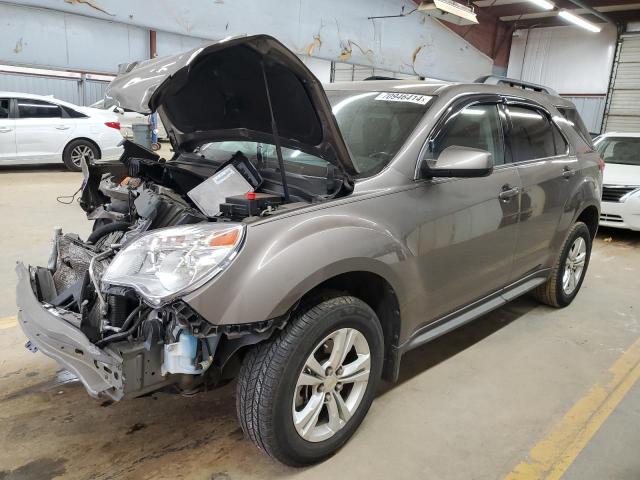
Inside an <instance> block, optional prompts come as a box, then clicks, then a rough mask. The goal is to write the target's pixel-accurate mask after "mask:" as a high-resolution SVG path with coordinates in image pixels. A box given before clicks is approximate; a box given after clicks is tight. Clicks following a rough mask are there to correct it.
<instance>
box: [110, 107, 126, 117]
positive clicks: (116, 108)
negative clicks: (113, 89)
mask: <svg viewBox="0 0 640 480" xmlns="http://www.w3.org/2000/svg"><path fill="white" fill-rule="evenodd" d="M113 111H114V112H116V113H119V114H120V115H122V114H123V113H124V108H122V107H116V106H114V107H113Z"/></svg>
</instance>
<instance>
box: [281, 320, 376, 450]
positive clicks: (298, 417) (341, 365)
mask: <svg viewBox="0 0 640 480" xmlns="http://www.w3.org/2000/svg"><path fill="white" fill-rule="evenodd" d="M370 371H371V352H370V350H369V344H368V343H367V339H366V338H365V337H364V335H363V334H362V333H360V332H359V331H358V330H356V329H355V328H341V329H339V330H336V331H335V332H333V333H331V334H330V335H328V336H327V337H326V338H324V340H322V341H321V342H320V343H318V344H317V345H316V346H315V347H314V349H313V351H312V352H311V355H309V357H308V358H307V360H306V362H305V364H304V367H303V368H302V371H301V372H300V375H299V377H298V381H297V382H296V388H295V391H294V395H293V407H292V413H293V423H294V425H295V428H296V431H297V432H298V434H299V435H300V436H301V437H302V438H304V439H305V440H307V441H309V442H321V441H323V440H327V439H328V438H331V437H332V436H333V435H335V434H336V432H338V431H339V430H340V429H342V428H343V427H344V426H345V425H346V424H347V422H349V419H350V418H351V417H352V416H353V414H354V413H355V411H356V410H357V409H358V406H359V405H360V402H361V401H362V398H363V397H364V394H365V392H366V390H367V384H368V383H369V374H370Z"/></svg>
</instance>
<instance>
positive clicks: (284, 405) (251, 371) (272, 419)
mask: <svg viewBox="0 0 640 480" xmlns="http://www.w3.org/2000/svg"><path fill="white" fill-rule="evenodd" d="M336 295H339V294H336ZM343 335H344V336H343ZM338 345H349V346H347V347H345V348H342V349H341V348H340V347H339V346H338ZM334 349H335V351H336V352H338V353H335V358H336V359H337V358H342V360H340V361H338V362H335V360H332V359H334V356H333V355H332V354H331V353H330V352H334ZM383 350H384V341H383V334H382V328H381V326H380V322H379V321H378V318H377V316H376V314H375V312H374V311H373V310H372V309H371V308H370V307H369V306H368V305H367V304H366V303H364V302H362V301H361V300H359V299H357V298H355V297H351V296H333V297H332V298H331V297H329V298H326V297H325V298H322V299H320V300H318V301H316V302H314V303H313V304H311V305H309V306H308V307H306V308H302V309H301V310H300V311H299V312H298V313H297V314H296V315H295V316H294V318H292V319H291V320H290V322H289V323H288V324H287V326H286V327H285V328H284V329H283V331H282V332H279V333H277V334H274V336H273V337H272V338H271V339H269V340H268V341H266V342H263V343H261V344H259V345H257V346H256V347H254V348H253V349H252V350H251V351H249V353H248V354H247V355H246V356H245V358H244V361H243V364H242V368H241V370H240V374H239V377H238V386H237V391H236V406H237V412H238V419H239V421H240V424H241V426H242V430H243V431H244V433H245V435H246V436H248V437H249V438H250V439H251V441H252V442H253V443H254V444H255V445H256V446H257V447H258V448H260V449H261V450H263V451H264V452H266V453H267V454H268V455H270V456H271V457H273V458H274V459H276V460H278V461H280V462H282V463H284V464H286V465H290V466H296V467H300V466H304V465H309V464H312V463H316V462H319V461H321V460H324V459H325V458H328V457H330V456H331V455H333V454H334V453H335V452H337V451H338V450H339V449H340V448H341V447H342V446H343V445H344V444H345V443H346V442H347V440H349V438H350V437H351V435H353V433H354V432H355V431H356V429H357V428H358V426H359V425H360V423H361V422H362V420H363V419H364V417H365V415H366V414H367V411H368V410H369V407H370V405H371V402H372V401H373V397H374V395H375V392H376V388H377V385H378V382H379V379H380V373H381V370H382V362H383V355H384V351H383ZM342 351H345V353H344V356H343V354H342V353H340V352H342ZM363 351H365V352H366V351H368V352H369V355H368V357H367V355H366V354H362V353H361V352H363ZM314 359H315V360H316V362H317V363H313V362H314ZM334 364H335V365H336V366H337V368H336V370H335V371H334V370H333V368H331V366H332V365H334ZM309 365H314V368H315V367H317V368H316V370H311V369H310V368H309ZM343 365H344V367H343ZM367 368H368V369H369V370H368V374H367V373H366V372H367ZM315 372H322V373H317V374H316V373H315ZM356 376H357V377H358V379H357V380H356ZM307 379H309V382H308V381H307ZM349 380H351V381H349ZM336 382H337V383H336ZM343 382H344V383H343ZM336 395H340V397H339V398H338V397H337V396H336ZM314 399H316V400H314ZM308 407H309V408H308ZM345 408H347V410H345ZM312 411H313V412H315V413H305V412H312ZM304 427H308V428H307V429H306V432H305V431H304V430H305V428H304Z"/></svg>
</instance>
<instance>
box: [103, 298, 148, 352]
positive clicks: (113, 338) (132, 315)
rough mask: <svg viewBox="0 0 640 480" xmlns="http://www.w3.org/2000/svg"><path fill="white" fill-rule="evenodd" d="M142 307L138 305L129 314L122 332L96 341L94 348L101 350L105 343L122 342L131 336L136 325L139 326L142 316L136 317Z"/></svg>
mask: <svg viewBox="0 0 640 480" xmlns="http://www.w3.org/2000/svg"><path fill="white" fill-rule="evenodd" d="M142 307H143V305H142V304H140V305H138V306H137V307H136V308H134V309H133V311H132V312H131V313H130V314H129V316H128V317H127V319H126V320H125V321H124V323H123V324H122V331H121V332H118V333H114V334H113V335H109V336H108V337H104V338H103V339H102V340H99V341H97V342H96V347H98V348H102V347H103V346H105V345H106V344H107V343H111V342H115V341H116V340H124V339H125V338H127V337H128V336H129V335H131V333H132V332H133V331H134V330H135V329H136V328H138V325H140V322H141V321H142V315H138V313H139V312H140V310H142ZM136 315H138V318H136V319H135V321H134V318H135V316H136ZM132 321H133V325H131V327H129V324H131V322H132ZM127 327H129V328H127Z"/></svg>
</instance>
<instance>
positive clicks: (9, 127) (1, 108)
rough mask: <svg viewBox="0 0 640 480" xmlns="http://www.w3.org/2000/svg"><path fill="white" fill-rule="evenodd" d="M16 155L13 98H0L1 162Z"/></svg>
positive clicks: (13, 158) (12, 158)
mask: <svg viewBox="0 0 640 480" xmlns="http://www.w3.org/2000/svg"><path fill="white" fill-rule="evenodd" d="M15 157H16V122H15V120H14V119H13V118H12V115H11V99H10V98H0V163H2V161H3V160H4V161H7V160H15Z"/></svg>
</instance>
